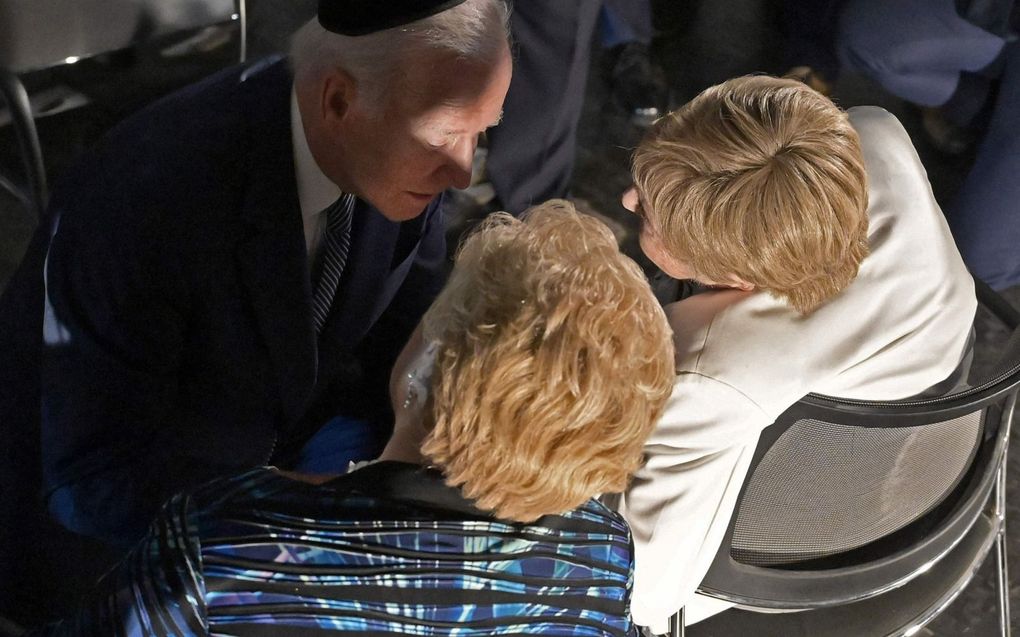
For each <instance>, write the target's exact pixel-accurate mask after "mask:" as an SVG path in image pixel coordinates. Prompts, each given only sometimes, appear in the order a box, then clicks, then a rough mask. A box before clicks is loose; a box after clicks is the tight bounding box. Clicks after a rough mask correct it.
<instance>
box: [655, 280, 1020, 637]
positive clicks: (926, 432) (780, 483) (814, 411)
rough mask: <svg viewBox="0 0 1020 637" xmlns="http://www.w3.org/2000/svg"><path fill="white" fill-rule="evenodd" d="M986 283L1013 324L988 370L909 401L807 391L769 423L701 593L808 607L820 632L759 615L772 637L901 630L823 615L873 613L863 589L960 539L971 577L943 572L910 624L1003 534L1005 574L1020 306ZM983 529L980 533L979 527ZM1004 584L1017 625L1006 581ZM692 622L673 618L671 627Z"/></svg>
mask: <svg viewBox="0 0 1020 637" xmlns="http://www.w3.org/2000/svg"><path fill="white" fill-rule="evenodd" d="M978 293H979V298H980V300H981V302H982V305H983V306H984V307H986V308H988V309H990V310H992V312H993V313H994V314H995V316H996V317H997V318H999V319H1000V320H1001V321H1002V322H1003V323H1004V324H1005V325H1006V326H1007V328H1008V329H1009V330H1010V332H1011V334H1010V336H1009V339H1008V342H1007V343H1006V344H1005V346H1004V347H1003V348H1002V349H1001V351H1000V357H999V360H998V361H997V362H996V363H995V364H994V365H993V368H992V371H991V372H990V373H988V374H986V377H984V378H970V379H969V384H965V385H963V386H962V387H958V388H956V389H954V390H952V391H950V392H949V393H946V394H942V395H937V396H933V397H924V398H916V399H908V400H901V401H886V402H878V401H859V400H846V399H841V398H835V397H831V396H821V395H815V394H809V395H808V396H805V397H804V398H803V399H802V400H801V401H799V402H798V403H797V404H795V405H793V406H792V407H791V408H790V409H788V410H787V411H786V412H784V413H783V414H782V415H781V416H780V417H779V418H778V419H777V421H776V422H775V423H774V424H773V425H771V426H769V427H768V428H766V429H765V430H764V431H763V432H762V436H761V438H760V439H759V442H758V445H757V448H756V449H755V453H754V457H753V459H752V461H751V466H750V469H749V471H748V474H747V478H746V480H745V482H744V485H743V487H742V490H741V493H740V495H739V497H738V500H737V502H738V504H737V509H736V511H735V513H734V515H733V517H732V519H731V521H730V526H729V528H728V529H727V532H726V536H725V538H724V540H723V544H722V547H721V548H720V550H719V551H718V553H717V554H716V557H715V560H714V562H713V564H712V566H711V568H710V570H709V572H708V574H707V575H706V577H705V579H704V580H703V582H702V585H701V588H700V591H701V592H702V593H704V594H707V595H710V596H712V597H717V598H720V599H724V600H727V601H729V602H732V603H734V604H737V605H740V606H741V607H743V608H750V609H756V610H759V611H779V610H809V611H810V612H807V613H792V614H788V616H789V617H799V619H797V622H798V625H800V626H801V627H803V626H808V625H811V626H813V628H812V629H811V631H809V632H802V631H796V630H789V631H786V632H784V631H783V629H782V628H777V629H776V630H775V631H774V632H768V631H767V630H765V628H764V626H765V625H766V624H768V625H771V624H775V625H776V626H781V623H782V621H783V620H782V618H781V617H782V616H776V615H769V614H760V613H759V616H760V617H761V618H763V619H765V621H764V623H760V624H758V626H757V628H756V630H759V632H758V633H757V634H761V635H771V634H784V635H794V634H812V635H815V634H817V635H830V634H831V635H842V634H855V633H854V632H853V631H855V630H856V631H858V633H856V634H882V635H885V634H903V633H897V632H895V631H891V632H883V631H881V630H879V629H878V628H875V631H876V632H874V633H871V632H867V633H860V632H859V631H860V630H861V628H860V626H856V627H855V628H847V627H845V626H844V627H840V626H838V625H830V624H831V623H830V624H826V623H825V620H824V618H825V617H829V618H830V619H831V618H832V617H835V616H836V615H834V614H832V613H830V614H829V615H825V614H824V612H823V610H832V611H834V610H835V609H836V607H845V606H848V605H854V604H856V605H857V607H858V608H860V609H861V610H865V608H866V607H865V606H862V605H861V604H864V603H865V602H864V600H872V599H878V598H880V597H881V596H884V595H888V594H889V593H890V591H893V590H896V589H899V588H901V587H905V586H906V585H907V584H908V583H910V582H911V581H912V580H914V579H915V578H918V577H919V576H921V575H922V574H924V573H926V572H927V571H929V570H931V569H932V568H933V566H935V565H937V564H938V563H939V561H940V560H943V558H945V557H946V556H947V555H950V554H951V553H952V552H953V551H954V549H956V547H958V546H963V547H974V555H973V556H968V559H965V560H961V559H960V558H959V556H957V558H956V560H955V562H954V560H946V561H947V562H954V563H956V562H959V563H961V564H963V566H961V567H960V568H962V569H964V571H966V573H967V576H966V577H962V576H961V577H959V578H956V575H952V576H946V577H947V578H949V579H953V578H956V579H953V581H951V582H950V581H946V582H942V583H939V582H936V583H935V584H936V585H937V586H944V587H945V588H946V591H944V592H938V594H935V593H932V595H934V597H932V598H931V599H932V600H935V601H930V600H929V602H930V603H929V602H925V603H926V604H927V605H926V606H925V607H924V608H918V609H916V610H914V609H907V610H903V613H902V614H903V617H906V618H908V619H909V622H911V624H910V625H911V626H919V625H921V624H923V622H924V621H927V620H929V619H931V617H933V616H934V614H935V613H937V612H938V610H940V609H941V608H942V607H944V605H945V604H947V603H948V600H951V599H952V597H953V596H955V594H956V593H957V592H958V589H956V590H950V589H953V586H954V584H955V583H959V587H958V588H962V587H963V585H964V584H965V582H966V581H967V580H968V579H969V577H970V575H972V574H973V572H972V570H971V569H970V566H971V564H970V562H969V561H968V560H970V558H971V557H972V558H973V559H972V560H970V561H973V562H975V563H976V564H980V562H981V560H983V559H984V557H985V555H986V554H987V552H988V550H990V547H991V546H992V544H993V543H995V545H996V546H997V548H998V551H999V556H1000V558H999V563H1000V578H1001V579H1002V580H1005V579H1006V575H1005V573H1006V559H1005V557H1006V554H1005V542H1004V533H1005V517H1004V512H1003V511H1004V501H1005V478H1004V471H1002V469H1003V467H1004V463H1005V458H1006V447H1007V442H1008V436H1009V429H1010V422H1011V418H1012V415H1013V411H1014V406H1015V402H1016V396H1017V392H1018V390H1020V329H1018V325H1020V315H1018V313H1017V312H1016V310H1014V309H1013V308H1012V307H1011V306H1009V305H1008V304H1007V303H1006V302H1005V301H1003V300H1002V299H1001V297H999V296H998V295H996V294H995V293H994V292H992V291H991V290H990V289H988V288H987V286H985V285H984V284H982V283H980V282H978ZM993 493H994V494H995V498H991V495H992V494H993ZM990 502H991V503H992V505H991V507H990V506H989V503H990ZM979 522H980V524H979ZM978 531H980V532H981V533H982V534H983V535H982V537H981V538H974V537H971V536H972V535H974V534H975V533H977V532H978ZM965 539H966V540H967V541H964V540H965ZM961 550H962V549H961ZM968 550H969V549H968ZM960 582H962V583H960ZM1000 589H1001V590H1000V602H1001V607H1002V615H1003V621H1002V622H1001V623H1002V627H1003V628H1002V630H1003V634H1008V619H1007V617H1008V591H1007V590H1006V589H1005V588H1004V587H1000ZM929 592H930V591H929ZM926 594H927V593H926ZM925 599H927V598H925ZM867 608H868V609H870V610H871V611H873V612H874V610H875V609H874V608H871V607H867ZM810 609H819V610H816V611H811V610H810ZM812 613H814V616H815V618H816V619H811V617H812ZM860 614H861V613H857V615H860ZM724 615H725V613H724ZM845 616H846V615H844V617H845ZM777 617H779V618H778V619H777ZM817 618H823V619H821V620H819V619H817ZM861 621H863V622H865V623H864V624H862V625H867V621H868V618H867V617H864V618H863V619H862V620H861ZM905 621H906V620H905ZM812 622H814V623H812ZM716 625H722V623H719V622H717V623H716ZM697 626H701V624H698V625H697ZM819 626H825V628H826V629H825V630H824V631H823V630H822V629H821V628H819ZM682 628H683V626H682V619H681V620H679V621H676V620H675V621H674V626H673V630H674V633H678V632H681V631H682ZM802 630H804V629H802ZM869 630H870V629H869ZM695 634H701V632H696V633H695ZM706 634H727V633H716V632H712V633H706Z"/></svg>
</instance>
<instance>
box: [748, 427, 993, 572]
mask: <svg viewBox="0 0 1020 637" xmlns="http://www.w3.org/2000/svg"><path fill="white" fill-rule="evenodd" d="M981 413H982V412H980V411H977V412H972V413H969V414H965V415H963V416H960V417H958V418H952V419H950V420H945V421H940V422H935V423H931V424H925V425H920V424H919V425H917V426H913V427H898V428H878V427H873V428H869V427H858V426H853V425H847V424H844V423H838V422H828V421H825V420H819V419H816V418H802V419H798V420H796V421H794V422H793V423H792V424H791V425H790V426H789V427H788V428H787V429H786V430H785V431H784V432H783V434H782V435H781V436H780V437H779V439H778V440H776V441H775V442H774V443H773V444H772V446H771V447H770V448H769V450H768V451H767V452H766V453H765V455H764V456H763V457H762V459H761V461H760V462H759V463H758V465H757V467H756V468H755V471H754V474H753V476H752V477H751V480H750V481H749V483H748V486H747V490H746V491H745V493H744V498H743V500H742V502H741V506H740V508H739V510H738V512H737V519H736V523H735V525H734V530H733V539H732V543H731V547H730V552H731V556H732V558H733V559H734V560H737V561H738V562H741V563H744V564H755V565H779V564H790V563H797V562H802V561H805V560H809V559H817V558H822V557H827V556H832V555H838V554H841V553H845V552H847V551H850V550H853V549H857V548H859V547H861V546H865V545H867V544H869V543H871V542H874V541H876V540H878V539H880V538H883V537H885V536H887V535H890V534H892V533H893V532H895V531H898V530H900V529H901V528H903V527H905V526H907V525H908V524H910V523H911V522H914V521H915V520H917V519H919V518H921V517H922V516H923V515H925V514H926V513H928V512H930V511H931V510H932V509H933V508H935V506H936V505H937V504H939V503H940V502H942V501H943V500H944V499H945V497H946V496H947V495H948V494H949V493H950V492H951V491H952V490H953V489H954V488H956V486H957V485H958V484H959V482H960V480H961V479H962V478H963V475H964V473H966V471H967V470H968V469H969V468H970V466H971V461H972V460H973V457H974V454H975V452H976V451H977V448H978V445H979V443H980V441H981V432H982V419H981Z"/></svg>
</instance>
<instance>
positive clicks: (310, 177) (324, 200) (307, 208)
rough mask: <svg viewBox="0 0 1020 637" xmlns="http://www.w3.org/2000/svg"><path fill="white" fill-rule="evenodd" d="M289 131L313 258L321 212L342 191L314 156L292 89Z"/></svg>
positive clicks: (321, 224)
mask: <svg viewBox="0 0 1020 637" xmlns="http://www.w3.org/2000/svg"><path fill="white" fill-rule="evenodd" d="M290 132H291V142H292V145H293V147H294V177H295V179H296V181H297V193H298V202H299V203H300V205H301V218H302V222H303V225H304V230H305V247H306V248H307V249H308V255H309V258H310V259H311V258H312V257H313V256H314V254H315V253H316V252H317V249H318V246H319V243H320V242H321V239H322V230H323V227H324V222H325V220H323V219H321V218H320V217H321V213H322V211H323V210H325V209H326V207H327V206H329V205H330V204H332V203H333V202H334V201H336V200H337V199H338V198H339V197H340V195H341V191H340V188H339V187H338V186H337V185H336V184H334V183H333V182H332V181H330V180H329V177H327V176H326V175H325V174H323V172H322V170H321V169H320V168H319V165H318V164H317V163H315V158H314V157H312V151H311V149H309V148H308V140H307V139H306V138H305V129H304V125H303V123H302V121H301V110H300V109H299V108H298V102H297V94H296V93H295V92H294V91H293V89H292V90H291V94H290Z"/></svg>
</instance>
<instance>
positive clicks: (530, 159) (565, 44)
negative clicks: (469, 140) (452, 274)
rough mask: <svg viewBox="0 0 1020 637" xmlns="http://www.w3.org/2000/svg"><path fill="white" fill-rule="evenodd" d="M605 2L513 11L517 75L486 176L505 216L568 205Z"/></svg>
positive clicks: (545, 3)
mask: <svg viewBox="0 0 1020 637" xmlns="http://www.w3.org/2000/svg"><path fill="white" fill-rule="evenodd" d="M600 6H601V1H600V0H528V1H527V2H518V3H515V5H514V13H513V17H512V23H511V26H512V30H513V36H514V39H515V41H516V45H515V47H514V49H515V50H514V53H515V58H514V75H513V80H512V82H511V84H510V92H509V93H508V94H507V98H506V102H505V103H504V105H503V122H502V123H501V124H500V125H499V126H497V127H496V128H494V129H493V130H492V131H490V132H489V157H488V162H487V170H488V173H489V178H490V180H491V181H492V185H493V187H494V188H495V190H496V196H497V197H499V200H500V202H501V203H502V206H503V208H504V209H505V210H507V211H509V212H511V213H513V214H520V213H521V212H523V211H524V210H525V209H526V208H527V207H528V206H529V205H531V204H535V203H541V202H542V201H545V200H546V199H550V198H552V197H563V196H565V195H566V194H567V191H568V189H569V187H570V178H571V175H572V173H573V169H574V157H575V155H576V146H577V122H578V120H579V119H580V117H581V107H582V105H583V104H584V91H585V85H586V83H587V80H588V66H589V65H588V60H589V57H590V53H591V41H592V32H593V30H594V28H595V21H596V19H597V17H598V13H599V7H600Z"/></svg>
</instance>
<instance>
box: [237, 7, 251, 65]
mask: <svg viewBox="0 0 1020 637" xmlns="http://www.w3.org/2000/svg"><path fill="white" fill-rule="evenodd" d="M246 5H247V3H246V2H245V0H236V4H235V5H234V6H235V7H236V9H237V28H238V30H239V31H240V35H239V36H238V41H239V42H240V45H239V49H240V51H239V55H240V58H241V63H242V64H244V63H245V62H247V61H248V7H247V6H246Z"/></svg>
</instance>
